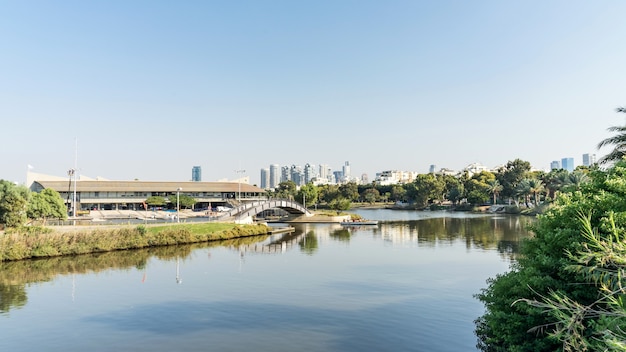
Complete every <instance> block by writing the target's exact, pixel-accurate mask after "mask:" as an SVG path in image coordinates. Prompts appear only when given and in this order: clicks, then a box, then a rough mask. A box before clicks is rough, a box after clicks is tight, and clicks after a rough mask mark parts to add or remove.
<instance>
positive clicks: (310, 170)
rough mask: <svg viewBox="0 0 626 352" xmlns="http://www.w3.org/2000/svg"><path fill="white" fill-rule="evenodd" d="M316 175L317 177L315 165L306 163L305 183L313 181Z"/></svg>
mask: <svg viewBox="0 0 626 352" xmlns="http://www.w3.org/2000/svg"><path fill="white" fill-rule="evenodd" d="M315 177H317V173H316V172H315V165H311V164H309V163H307V164H306V165H304V184H305V185H306V184H308V183H309V182H312V181H313V179H314V178H315Z"/></svg>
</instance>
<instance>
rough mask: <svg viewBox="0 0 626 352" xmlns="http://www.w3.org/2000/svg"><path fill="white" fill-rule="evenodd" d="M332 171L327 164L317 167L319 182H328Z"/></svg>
mask: <svg viewBox="0 0 626 352" xmlns="http://www.w3.org/2000/svg"><path fill="white" fill-rule="evenodd" d="M332 174H333V173H332V171H331V169H330V167H329V166H328V165H327V164H320V166H319V178H320V181H321V180H324V181H326V182H330V180H331V178H332Z"/></svg>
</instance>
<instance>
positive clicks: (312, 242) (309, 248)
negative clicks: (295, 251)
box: [298, 231, 318, 255]
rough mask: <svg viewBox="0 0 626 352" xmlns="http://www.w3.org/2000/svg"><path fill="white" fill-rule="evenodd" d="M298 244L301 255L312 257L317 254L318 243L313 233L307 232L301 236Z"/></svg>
mask: <svg viewBox="0 0 626 352" xmlns="http://www.w3.org/2000/svg"><path fill="white" fill-rule="evenodd" d="M298 244H299V245H300V250H301V251H302V252H303V253H306V254H308V255H312V254H314V253H315V252H317V249H318V243H317V236H316V235H315V232H313V231H309V232H307V233H306V234H305V235H304V236H302V239H301V240H300V242H298Z"/></svg>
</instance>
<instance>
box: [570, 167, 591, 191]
mask: <svg viewBox="0 0 626 352" xmlns="http://www.w3.org/2000/svg"><path fill="white" fill-rule="evenodd" d="M589 181H590V179H589V176H587V174H586V173H584V172H582V171H580V170H576V171H574V172H572V173H570V174H569V183H568V184H569V185H570V186H572V187H574V188H575V189H576V190H580V185H582V184H583V183H587V182H589Z"/></svg>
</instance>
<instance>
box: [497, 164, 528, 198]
mask: <svg viewBox="0 0 626 352" xmlns="http://www.w3.org/2000/svg"><path fill="white" fill-rule="evenodd" d="M528 172H530V162H528V161H524V160H521V159H515V160H513V161H509V162H508V163H506V165H504V166H502V167H501V168H500V169H498V172H497V173H496V178H497V179H498V181H499V182H500V184H501V185H502V192H501V193H500V194H501V195H502V197H505V198H516V196H517V185H518V183H520V182H521V181H522V180H523V179H524V178H526V177H527V176H528V175H527V174H528Z"/></svg>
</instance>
